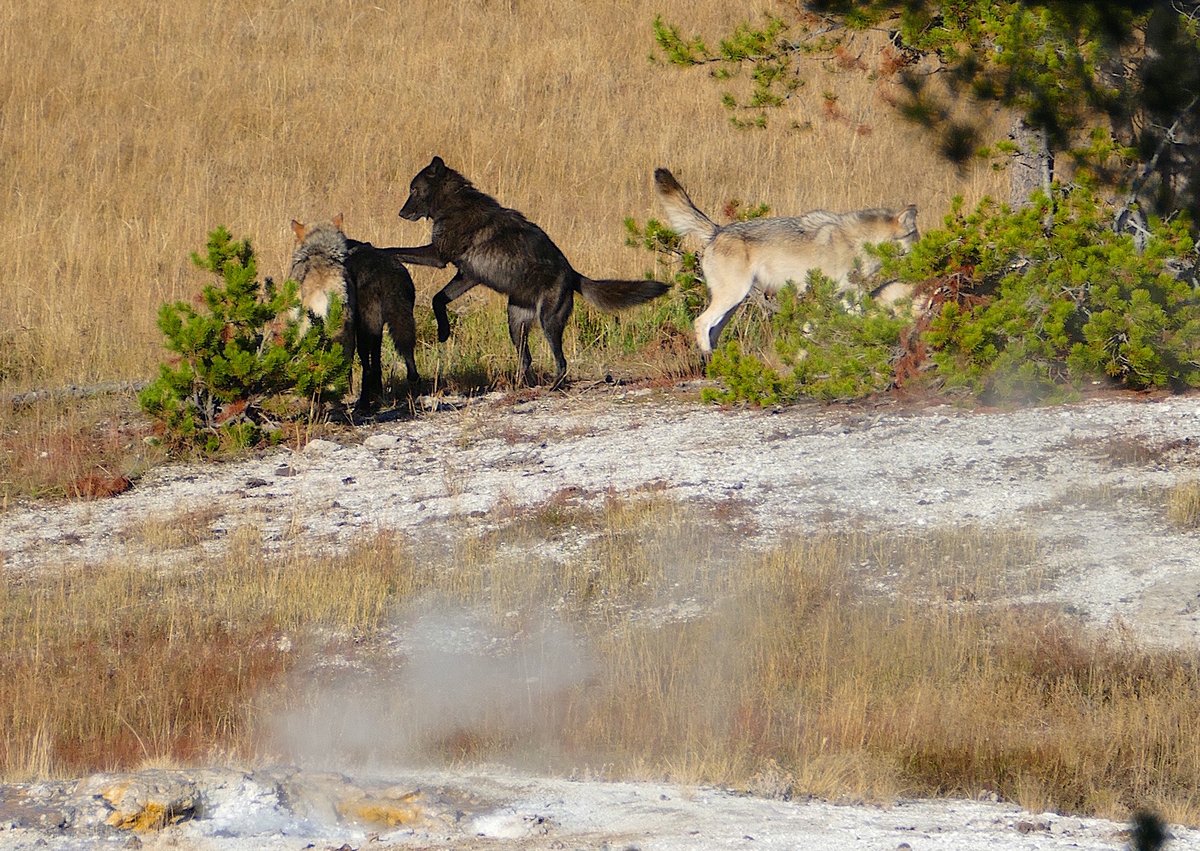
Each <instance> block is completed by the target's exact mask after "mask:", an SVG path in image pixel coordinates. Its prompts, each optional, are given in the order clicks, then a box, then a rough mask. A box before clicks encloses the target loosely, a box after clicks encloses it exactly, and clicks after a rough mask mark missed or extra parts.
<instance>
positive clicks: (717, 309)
mask: <svg viewBox="0 0 1200 851" xmlns="http://www.w3.org/2000/svg"><path fill="white" fill-rule="evenodd" d="M713 280H714V279H713V278H708V281H709V282H710V283H709V292H710V293H711V294H712V301H710V302H709V304H708V307H706V308H705V309H704V312H703V313H701V314H700V315H699V316H697V317H696V323H695V329H696V344H697V345H698V346H699V347H700V353H701V354H702V355H703V356H704V358H705V359H707V358H708V356H709V355H711V354H712V350H713V348H714V347H715V346H716V345H717V338H718V337H720V336H721V332H722V331H723V330H725V326H726V324H728V322H729V320H730V318H731V317H732V316H733V312H734V311H735V310H737V308H738V305H740V304H741V303H742V302H743V301H745V300H746V296H748V295H749V294H750V286H751V283H752V282H750V281H747V282H746V283H745V284H744V285H742V286H733V287H730V286H719V287H718V286H713V284H712V281H713Z"/></svg>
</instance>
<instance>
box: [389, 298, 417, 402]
mask: <svg viewBox="0 0 1200 851" xmlns="http://www.w3.org/2000/svg"><path fill="white" fill-rule="evenodd" d="M387 325H388V333H389V334H390V335H391V337H392V345H393V346H395V348H396V354H398V355H400V357H402V358H404V366H405V369H406V376H405V377H406V378H407V380H408V384H409V387H410V388H412V387H414V386H416V384H417V382H419V381H420V380H421V374H420V373H419V372H417V358H416V350H417V325H416V322H415V321H414V320H413V311H412V305H411V304H407V303H403V302H401V301H400V299H396V304H395V305H394V309H393V310H392V312H391V315H390V316H388V323H387Z"/></svg>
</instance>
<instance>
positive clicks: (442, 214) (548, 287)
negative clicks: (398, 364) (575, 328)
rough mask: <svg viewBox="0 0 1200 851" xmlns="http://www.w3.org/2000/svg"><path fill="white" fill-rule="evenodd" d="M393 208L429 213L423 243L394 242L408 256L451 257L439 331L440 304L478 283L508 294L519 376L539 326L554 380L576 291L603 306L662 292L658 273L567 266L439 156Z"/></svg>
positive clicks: (545, 240) (436, 301) (441, 333)
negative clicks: (630, 277) (622, 275)
mask: <svg viewBox="0 0 1200 851" xmlns="http://www.w3.org/2000/svg"><path fill="white" fill-rule="evenodd" d="M400 216H401V217H402V218H405V219H409V220H412V221H418V220H420V219H423V218H429V219H432V221H433V233H432V236H431V240H430V244H429V245H425V246H421V247H419V248H411V249H397V251H398V256H399V257H400V259H402V260H404V261H405V262H408V263H420V264H422V265H426V266H437V267H439V268H440V267H442V266H445V265H446V264H447V263H453V264H454V266H455V267H456V268H457V272H456V273H455V275H454V277H453V278H451V279H450V282H449V283H448V284H446V286H444V287H443V288H442V290H441V291H440V292H439V293H438V294H437V295H435V296H434V297H433V312H434V314H435V315H436V316H437V322H438V339H439V340H440V341H442V342H445V341H446V340H447V339H448V338H449V337H450V320H449V316H448V314H447V311H446V305H448V304H449V303H450V302H452V301H453V300H454V299H456V298H458V297H459V296H461V295H463V294H464V293H466V292H467V291H468V290H470V289H471V288H473V287H475V286H476V285H478V284H483V285H484V286H485V287H489V288H490V289H493V290H495V291H496V292H499V293H503V294H504V295H507V296H508V331H509V336H510V337H511V338H512V341H513V345H514V346H516V349H517V360H518V369H519V374H520V376H521V378H522V379H523V380H524V381H525V382H526V383H527V384H532V383H533V372H532V369H531V359H530V355H529V329H530V328H531V327H532V325H533V322H534V320H535V319H536V320H537V321H538V323H539V324H540V325H541V327H542V331H543V333H544V334H545V335H546V340H547V341H548V342H549V344H550V350H551V352H552V353H553V355H554V362H555V366H556V368H557V371H556V373H555V376H554V385H555V386H558V385H559V384H560V383H561V382H562V380H563V378H564V377H565V376H566V372H567V361H566V358H565V357H563V351H562V337H563V331H564V329H565V328H566V325H567V320H568V319H570V317H571V310H572V309H573V307H574V304H575V293H577V292H578V293H581V294H582V295H583V297H584V298H586V299H587V300H588V301H589V302H591V303H592V304H594V305H595V306H597V307H599V308H601V309H603V310H609V311H615V310H620V309H622V308H625V307H632V306H633V305H636V304H641V303H642V302H646V301H649V300H650V299H653V298H656V297H658V296H660V295H662V294H663V293H665V292H666V291H667V289H668V287H667V286H666V285H665V284H662V283H659V282H658V281H613V280H602V281H594V280H591V279H590V278H586V277H584V276H583V275H581V274H579V272H577V271H575V269H573V268H572V267H571V264H570V263H569V262H568V261H567V258H566V257H564V256H563V253H562V252H561V251H560V250H559V248H558V246H557V245H555V244H554V242H553V241H551V239H550V237H548V236H547V235H546V233H545V231H543V230H542V229H541V228H540V227H538V226H537V225H535V224H534V223H533V222H530V221H529V220H528V219H526V218H525V217H524V216H523V215H521V214H520V213H519V212H517V211H516V210H511V209H509V208H507V207H502V206H501V205H500V204H499V203H498V202H497V201H496V200H495V199H494V198H492V197H490V196H488V195H485V194H484V193H482V192H480V191H479V190H478V189H476V188H475V187H474V186H472V185H471V182H470V181H469V180H467V179H466V178H465V177H463V176H462V175H461V174H459V173H458V172H456V171H454V169H452V168H449V167H447V166H446V164H445V163H444V162H442V159H441V157H434V158H433V161H432V162H430V164H429V165H427V166H426V167H425V168H423V169H422V170H421V171H420V172H418V173H417V175H416V176H415V177H414V178H413V179H412V183H411V185H410V186H409V196H408V200H407V201H405V202H404V207H403V208H402V209H401V210H400Z"/></svg>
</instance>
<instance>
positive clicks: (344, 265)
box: [290, 213, 421, 411]
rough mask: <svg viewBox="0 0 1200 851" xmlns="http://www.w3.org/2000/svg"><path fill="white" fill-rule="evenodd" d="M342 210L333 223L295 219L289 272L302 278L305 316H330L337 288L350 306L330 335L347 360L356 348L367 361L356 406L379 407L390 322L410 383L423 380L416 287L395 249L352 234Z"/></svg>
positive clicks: (363, 366)
mask: <svg viewBox="0 0 1200 851" xmlns="http://www.w3.org/2000/svg"><path fill="white" fill-rule="evenodd" d="M342 224H343V219H342V216H341V214H340V213H339V214H338V215H337V216H335V217H334V218H333V220H332V221H331V222H330V223H329V224H324V223H322V224H318V225H312V226H305V225H304V224H302V223H301V222H298V221H296V220H294V219H293V220H292V231H293V233H295V235H296V242H297V245H296V251H295V254H294V255H293V257H292V270H291V274H290V277H291V278H292V279H293V280H296V281H298V282H299V283H300V301H301V308H302V310H303V314H302V321H306V320H307V316H308V312H309V311H312V312H313V313H314V314H316V315H318V316H326V315H328V311H329V297H330V295H331V294H334V293H336V294H337V295H338V297H339V298H340V299H341V300H342V303H343V304H344V305H345V306H346V307H345V311H344V316H345V317H346V322H345V323H344V325H343V328H342V329H341V330H340V331H338V332H336V333H333V332H332V331H331V336H332V337H333V338H334V339H337V340H338V342H341V343H342V347H343V350H344V351H345V352H346V357H347V359H351V358H353V356H354V352H355V351H356V350H357V352H358V358H359V361H361V363H362V388H361V391H360V393H359V397H358V402H357V404H356V408H357V409H358V410H360V411H365V410H370V409H373V408H374V407H376V406H377V405H378V403H379V400H380V399H381V398H382V396H383V365H382V361H381V352H382V344H383V328H384V326H385V325H386V326H387V329H388V333H389V335H390V336H391V338H392V343H393V344H394V345H395V347H396V352H397V354H399V355H400V356H401V357H403V358H404V362H405V366H406V368H407V379H408V383H409V388H410V389H413V388H415V387H416V385H417V383H418V382H419V381H420V378H421V377H420V374H419V373H418V372H417V362H416V358H415V350H416V343H417V329H416V323H415V322H414V320H413V305H414V304H415V303H416V291H415V289H414V287H413V280H412V276H411V275H410V274H409V273H408V269H406V268H404V265H403V264H402V263H401V262H400V261H399V260H398V259H397V258H396V257H395V252H394V250H393V249H389V248H381V247H378V246H375V245H372V244H371V243H369V242H362V241H360V240H356V239H350V238H348V237H347V236H346V235H345V233H344V232H343V230H342Z"/></svg>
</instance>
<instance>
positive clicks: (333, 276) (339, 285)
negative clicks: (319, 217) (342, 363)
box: [288, 215, 355, 361]
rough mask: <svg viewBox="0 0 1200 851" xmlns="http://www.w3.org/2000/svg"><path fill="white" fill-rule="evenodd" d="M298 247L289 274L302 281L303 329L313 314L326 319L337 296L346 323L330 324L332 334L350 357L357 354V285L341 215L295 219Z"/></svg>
mask: <svg viewBox="0 0 1200 851" xmlns="http://www.w3.org/2000/svg"><path fill="white" fill-rule="evenodd" d="M292 233H294V234H295V235H296V248H295V250H294V251H293V252H292V267H291V270H290V271H289V272H288V277H289V278H291V279H292V280H293V281H295V282H296V283H298V284H299V285H300V308H299V310H297V311H296V316H295V318H297V319H298V320H299V321H300V329H301V331H304V330H306V329H307V328H308V323H309V319H308V317H309V314H312V315H313V316H318V317H320V318H322V319H324V318H326V317H328V316H329V307H330V304H331V303H332V301H333V297H334V296H337V298H338V300H339V301H340V302H341V303H342V327H341V328H330V329H328V331H329V337H330V339H332V340H334V341H335V342H338V343H341V344H342V351H343V352H344V353H345V355H346V360H347V361H350V360H352V359H353V358H354V346H355V333H354V310H355V303H354V285H353V284H352V282H351V280H350V274H349V273H348V272H347V271H346V256H347V255H348V254H349V253H350V247H349V246H348V245H347V244H346V235H345V234H344V233H342V222H341V216H340V215H339V216H338V217H336V218H334V219H333V220H332V221H330V222H322V223H320V224H315V225H308V226H306V225H304V224H301V223H300V222H298V221H296V220H295V219H293V220H292Z"/></svg>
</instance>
